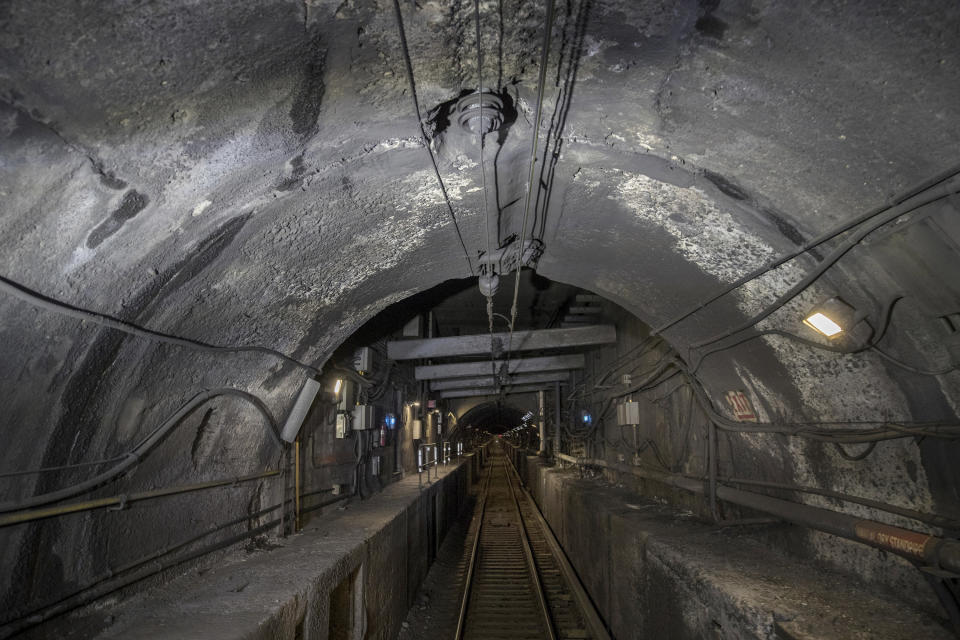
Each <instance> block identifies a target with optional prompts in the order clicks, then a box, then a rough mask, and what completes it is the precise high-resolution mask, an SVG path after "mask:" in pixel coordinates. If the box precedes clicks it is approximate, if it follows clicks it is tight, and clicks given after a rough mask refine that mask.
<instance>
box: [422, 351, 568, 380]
mask: <svg viewBox="0 0 960 640" xmlns="http://www.w3.org/2000/svg"><path fill="white" fill-rule="evenodd" d="M585 361H586V359H585V358H584V357H583V354H582V353H573V354H569V355H563V356H543V357H540V358H522V359H519V360H510V364H509V365H508V367H507V373H508V374H509V375H511V376H512V375H514V374H517V373H534V372H537V371H563V370H565V369H582V368H583V367H584V366H585ZM503 363H504V361H503V360H496V361H494V366H495V367H496V369H497V371H499V370H500V368H501V367H502V366H503ZM490 373H491V371H490V361H489V360H485V361H480V362H457V363H453V364H430V365H422V366H419V367H416V368H415V369H414V375H415V376H416V379H417V380H439V379H446V378H469V377H477V376H485V375H488V374H490Z"/></svg>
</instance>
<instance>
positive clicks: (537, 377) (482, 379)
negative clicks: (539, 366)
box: [430, 371, 570, 391]
mask: <svg viewBox="0 0 960 640" xmlns="http://www.w3.org/2000/svg"><path fill="white" fill-rule="evenodd" d="M569 378H570V374H569V373H567V372H566V371H557V372H556V373H521V374H519V375H515V376H511V377H510V380H509V384H539V383H541V382H564V381H566V380H568V379H569ZM492 386H494V380H493V376H492V375H489V376H477V377H473V378H452V379H450V380H434V381H432V382H431V383H430V391H449V390H450V389H465V388H469V387H492Z"/></svg>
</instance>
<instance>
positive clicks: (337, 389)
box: [333, 378, 343, 396]
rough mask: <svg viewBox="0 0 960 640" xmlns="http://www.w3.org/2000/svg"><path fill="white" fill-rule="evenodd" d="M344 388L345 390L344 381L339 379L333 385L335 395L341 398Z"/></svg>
mask: <svg viewBox="0 0 960 640" xmlns="http://www.w3.org/2000/svg"><path fill="white" fill-rule="evenodd" d="M342 388H343V380H340V379H339V378H337V381H336V382H334V383H333V395H335V396H339V395H340V389H342Z"/></svg>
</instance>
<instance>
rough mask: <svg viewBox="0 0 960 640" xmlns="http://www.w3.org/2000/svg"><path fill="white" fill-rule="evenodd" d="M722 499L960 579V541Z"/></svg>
mask: <svg viewBox="0 0 960 640" xmlns="http://www.w3.org/2000/svg"><path fill="white" fill-rule="evenodd" d="M557 457H558V458H560V459H561V460H565V461H567V462H572V463H574V464H582V465H590V466H596V467H603V468H605V469H611V470H614V471H620V472H622V473H629V474H632V475H634V476H637V477H639V478H643V479H645V480H654V481H656V482H660V483H662V484H666V485H668V486H672V487H676V488H678V489H684V490H686V491H689V492H691V493H694V494H697V495H706V494H707V488H706V487H705V486H704V483H703V482H701V481H699V480H694V479H691V478H687V477H684V476H681V475H677V474H674V473H665V472H661V471H656V470H653V469H647V468H643V467H634V466H629V465H625V464H618V463H614V462H607V461H606V460H601V459H597V458H575V457H573V456H569V455H565V454H559V455H558V456H557ZM716 495H717V497H718V498H719V499H721V500H725V501H726V502H730V503H732V504H736V505H740V506H742V507H747V508H749V509H753V510H755V511H761V512H763V513H767V514H769V515H772V516H775V517H777V518H779V519H781V520H785V521H787V522H792V523H793V524H797V525H800V526H802V527H808V528H810V529H816V530H817V531H823V532H824V533H829V534H831V535H835V536H839V537H841V538H846V539H848V540H853V541H855V542H861V543H863V544H868V545H870V546H872V547H876V548H877V549H881V550H883V551H887V552H888V553H892V554H895V555H898V556H900V557H902V558H906V559H907V560H910V561H912V562H915V563H921V564H924V565H929V566H933V567H938V568H940V569H946V570H947V571H950V572H953V573H960V542H958V541H957V540H952V539H947V538H940V537H938V536H931V535H928V534H925V533H921V532H919V531H912V530H910V529H903V528H901V527H894V526H892V525H888V524H883V523H880V522H876V521H873V520H864V519H862V518H857V517H854V516H851V515H848V514H845V513H839V512H837V511H831V510H829V509H822V508H820V507H812V506H810V505H805V504H800V503H797V502H791V501H789V500H781V499H780V498H773V497H771V496H766V495H762V494H759V493H753V492H750V491H743V490H740V489H734V488H732V487H725V486H718V487H717V493H716Z"/></svg>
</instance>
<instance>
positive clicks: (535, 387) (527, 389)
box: [440, 383, 550, 398]
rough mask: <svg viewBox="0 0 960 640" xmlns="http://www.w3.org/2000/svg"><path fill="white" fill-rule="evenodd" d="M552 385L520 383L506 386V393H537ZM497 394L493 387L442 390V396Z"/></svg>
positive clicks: (459, 396)
mask: <svg viewBox="0 0 960 640" xmlns="http://www.w3.org/2000/svg"><path fill="white" fill-rule="evenodd" d="M549 386H550V385H549V384H547V383H544V384H528V385H518V386H514V387H504V389H503V393H504V395H508V396H510V395H516V394H518V393H535V392H537V391H543V390H544V389H546V388H548V387H549ZM493 395H497V390H496V389H494V388H493V387H478V388H476V389H451V390H450V391H441V392H440V397H441V398H471V397H474V396H493Z"/></svg>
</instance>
